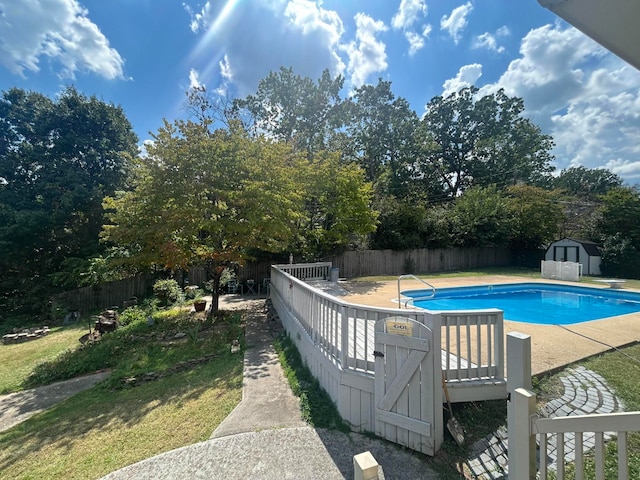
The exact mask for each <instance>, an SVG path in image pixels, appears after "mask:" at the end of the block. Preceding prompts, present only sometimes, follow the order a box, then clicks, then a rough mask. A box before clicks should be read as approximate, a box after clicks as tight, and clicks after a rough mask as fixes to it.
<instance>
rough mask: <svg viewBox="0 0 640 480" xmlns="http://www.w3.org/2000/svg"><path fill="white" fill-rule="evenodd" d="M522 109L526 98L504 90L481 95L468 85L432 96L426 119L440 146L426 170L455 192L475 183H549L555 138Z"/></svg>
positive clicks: (433, 151)
mask: <svg viewBox="0 0 640 480" xmlns="http://www.w3.org/2000/svg"><path fill="white" fill-rule="evenodd" d="M523 112H524V103H523V101H522V99H520V98H517V97H509V96H507V95H506V94H505V93H504V91H503V90H499V91H498V92H496V93H494V94H490V95H485V96H483V97H479V90H478V89H477V88H476V87H468V88H464V89H462V90H460V91H459V92H456V93H453V94H451V95H449V96H447V97H441V96H438V97H434V98H433V99H432V100H431V101H430V102H429V103H428V104H427V111H426V114H425V116H424V119H423V123H424V126H425V129H426V131H428V132H430V133H431V135H432V137H433V140H434V141H435V143H436V144H437V147H436V148H433V149H430V150H429V151H428V152H427V156H426V158H425V160H424V162H423V167H422V168H423V171H424V173H425V174H428V175H430V174H431V172H432V171H433V172H436V174H437V175H438V176H439V179H440V182H441V183H442V185H443V187H444V189H445V191H446V193H447V194H448V195H449V196H450V197H451V198H455V197H457V196H458V195H459V194H460V193H461V192H463V191H464V190H466V189H467V188H469V187H471V186H488V185H491V184H496V185H498V186H500V187H501V188H504V187H506V186H508V185H516V184H518V183H520V182H524V183H526V184H529V185H539V186H543V185H546V184H548V183H549V182H550V174H551V172H552V171H553V167H552V166H551V160H552V159H553V157H552V156H551V153H550V151H551V149H552V147H553V141H552V140H551V137H549V136H548V135H543V134H542V133H541V131H540V128H539V127H537V126H536V125H534V124H533V123H532V122H531V121H530V120H528V119H526V118H524V117H522V113H523Z"/></svg>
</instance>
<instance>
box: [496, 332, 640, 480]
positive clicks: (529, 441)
mask: <svg viewBox="0 0 640 480" xmlns="http://www.w3.org/2000/svg"><path fill="white" fill-rule="evenodd" d="M507 351H508V352H513V353H514V356H511V354H510V355H509V358H508V360H507V362H508V364H509V371H508V375H509V377H508V378H509V383H508V387H507V389H508V391H509V394H510V401H509V402H508V407H507V410H508V411H507V416H508V418H507V423H508V437H509V479H510V480H532V479H536V478H538V479H541V480H545V479H547V478H549V471H550V468H549V467H550V465H549V464H548V461H547V459H548V458H549V454H548V452H549V451H550V450H551V448H552V444H555V445H557V451H556V455H555V456H556V458H557V462H556V465H555V467H556V470H555V473H554V477H555V478H557V479H558V480H563V479H564V478H565V473H566V472H565V470H566V466H565V445H566V444H569V443H570V444H571V446H572V447H573V448H574V454H573V458H574V462H575V479H576V480H582V479H584V478H587V477H586V476H585V475H586V473H585V453H587V450H593V454H594V462H595V479H596V480H604V478H605V459H606V458H605V434H607V433H611V432H612V433H614V434H615V437H616V439H617V440H616V441H617V470H618V471H617V478H618V479H619V480H628V479H629V478H630V477H629V462H628V457H629V455H628V454H629V452H628V446H627V436H628V434H629V433H630V432H640V412H625V413H612V414H600V415H574V416H567V417H554V418H542V417H540V416H538V415H536V394H535V393H533V392H532V391H531V338H530V337H529V336H528V335H522V334H518V333H514V334H509V336H508V337H507ZM518 385H520V386H518ZM553 436H555V437H556V441H555V442H550V437H553ZM536 445H539V455H536V450H537V448H536ZM537 456H538V457H539V461H537V458H536V457H537ZM589 478H593V477H589Z"/></svg>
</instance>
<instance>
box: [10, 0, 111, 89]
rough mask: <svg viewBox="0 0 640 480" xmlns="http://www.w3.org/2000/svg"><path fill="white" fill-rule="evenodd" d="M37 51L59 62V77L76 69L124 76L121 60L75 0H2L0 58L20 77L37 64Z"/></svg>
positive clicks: (71, 73) (38, 60)
mask: <svg viewBox="0 0 640 480" xmlns="http://www.w3.org/2000/svg"><path fill="white" fill-rule="evenodd" d="M42 57H48V58H49V59H51V60H55V61H56V62H58V63H59V64H60V65H61V66H62V69H61V71H60V73H59V76H60V77H63V78H71V79H73V78H75V73H76V72H78V71H90V72H93V73H96V74H97V75H100V76H102V77H104V78H107V79H114V78H124V77H123V66H124V60H123V59H122V58H121V57H120V54H119V53H118V52H117V51H116V50H115V49H114V48H112V47H110V46H109V40H108V39H107V38H106V37H105V36H104V35H103V34H102V32H101V31H100V29H99V28H98V27H97V25H96V24H94V23H93V22H92V21H91V20H90V19H89V11H88V10H87V9H85V8H83V7H82V6H81V5H80V4H79V3H78V2H77V1H76V0H48V1H45V0H31V1H10V2H3V3H2V15H1V16H0V64H2V65H4V66H5V67H6V68H7V69H8V70H9V71H10V72H12V73H14V74H17V75H20V76H22V77H24V76H25V71H31V72H38V71H39V70H40V61H41V59H42Z"/></svg>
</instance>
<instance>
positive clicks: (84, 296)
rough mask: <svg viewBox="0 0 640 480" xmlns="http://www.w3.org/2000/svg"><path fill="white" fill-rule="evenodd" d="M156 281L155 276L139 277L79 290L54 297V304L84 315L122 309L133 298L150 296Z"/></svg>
mask: <svg viewBox="0 0 640 480" xmlns="http://www.w3.org/2000/svg"><path fill="white" fill-rule="evenodd" d="M155 280H156V277H155V276H153V275H137V276H135V277H130V278H125V279H123V280H117V281H114V282H107V283H102V284H100V285H94V286H90V287H82V288H77V289H75V290H70V291H68V292H64V293H61V294H59V295H56V296H54V297H53V303H54V307H56V306H62V307H63V308H65V309H68V310H77V311H79V312H81V313H84V314H86V313H89V312H93V311H96V310H103V309H105V308H110V307H112V306H116V305H117V306H119V307H122V305H123V303H124V302H125V301H126V300H129V299H131V297H140V298H143V297H146V296H148V295H149V294H150V293H151V290H152V289H153V283H154V282H155Z"/></svg>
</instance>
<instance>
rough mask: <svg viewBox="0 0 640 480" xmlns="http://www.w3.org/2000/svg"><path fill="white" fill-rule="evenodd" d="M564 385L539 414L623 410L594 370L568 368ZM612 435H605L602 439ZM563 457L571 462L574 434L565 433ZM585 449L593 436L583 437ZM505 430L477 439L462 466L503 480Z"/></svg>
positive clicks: (552, 446) (552, 458)
mask: <svg viewBox="0 0 640 480" xmlns="http://www.w3.org/2000/svg"><path fill="white" fill-rule="evenodd" d="M560 381H561V382H562V385H563V387H564V393H563V395H562V397H560V398H556V399H553V400H551V401H550V402H548V403H547V404H546V405H545V406H544V407H543V408H542V410H541V411H540V412H539V414H540V415H542V416H545V417H550V418H552V417H564V416H572V415H587V414H595V413H615V412H620V411H623V405H622V403H621V401H620V400H619V399H618V398H617V397H616V396H615V395H614V393H613V392H612V391H611V389H610V388H609V386H608V385H607V382H606V381H605V380H604V378H602V377H601V376H600V375H598V374H597V373H595V372H592V371H591V370H587V369H586V368H584V367H575V368H569V369H567V370H566V371H565V372H564V375H563V376H562V377H560ZM610 437H611V435H608V434H605V439H609V438H610ZM565 440H566V442H565V452H564V459H565V461H566V462H572V461H573V460H574V458H575V457H574V455H575V435H574V434H566V435H565ZM583 444H584V447H585V450H588V449H591V448H594V447H595V435H594V434H593V433H591V434H588V433H585V434H584V436H583ZM507 448H508V441H507V429H506V427H501V428H500V429H499V430H498V431H497V432H495V433H494V434H492V435H489V436H487V437H485V438H484V439H482V440H480V441H479V442H476V444H475V445H474V446H473V448H472V453H471V456H470V458H469V460H468V461H467V462H466V464H465V469H466V470H467V471H468V472H470V473H471V474H472V475H473V476H474V478H477V479H479V480H504V479H507V478H508V460H507ZM556 448H557V447H556V436H555V435H552V436H550V437H549V451H548V455H549V459H548V465H549V468H550V469H552V470H556V462H557V460H558V459H557V454H556Z"/></svg>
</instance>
